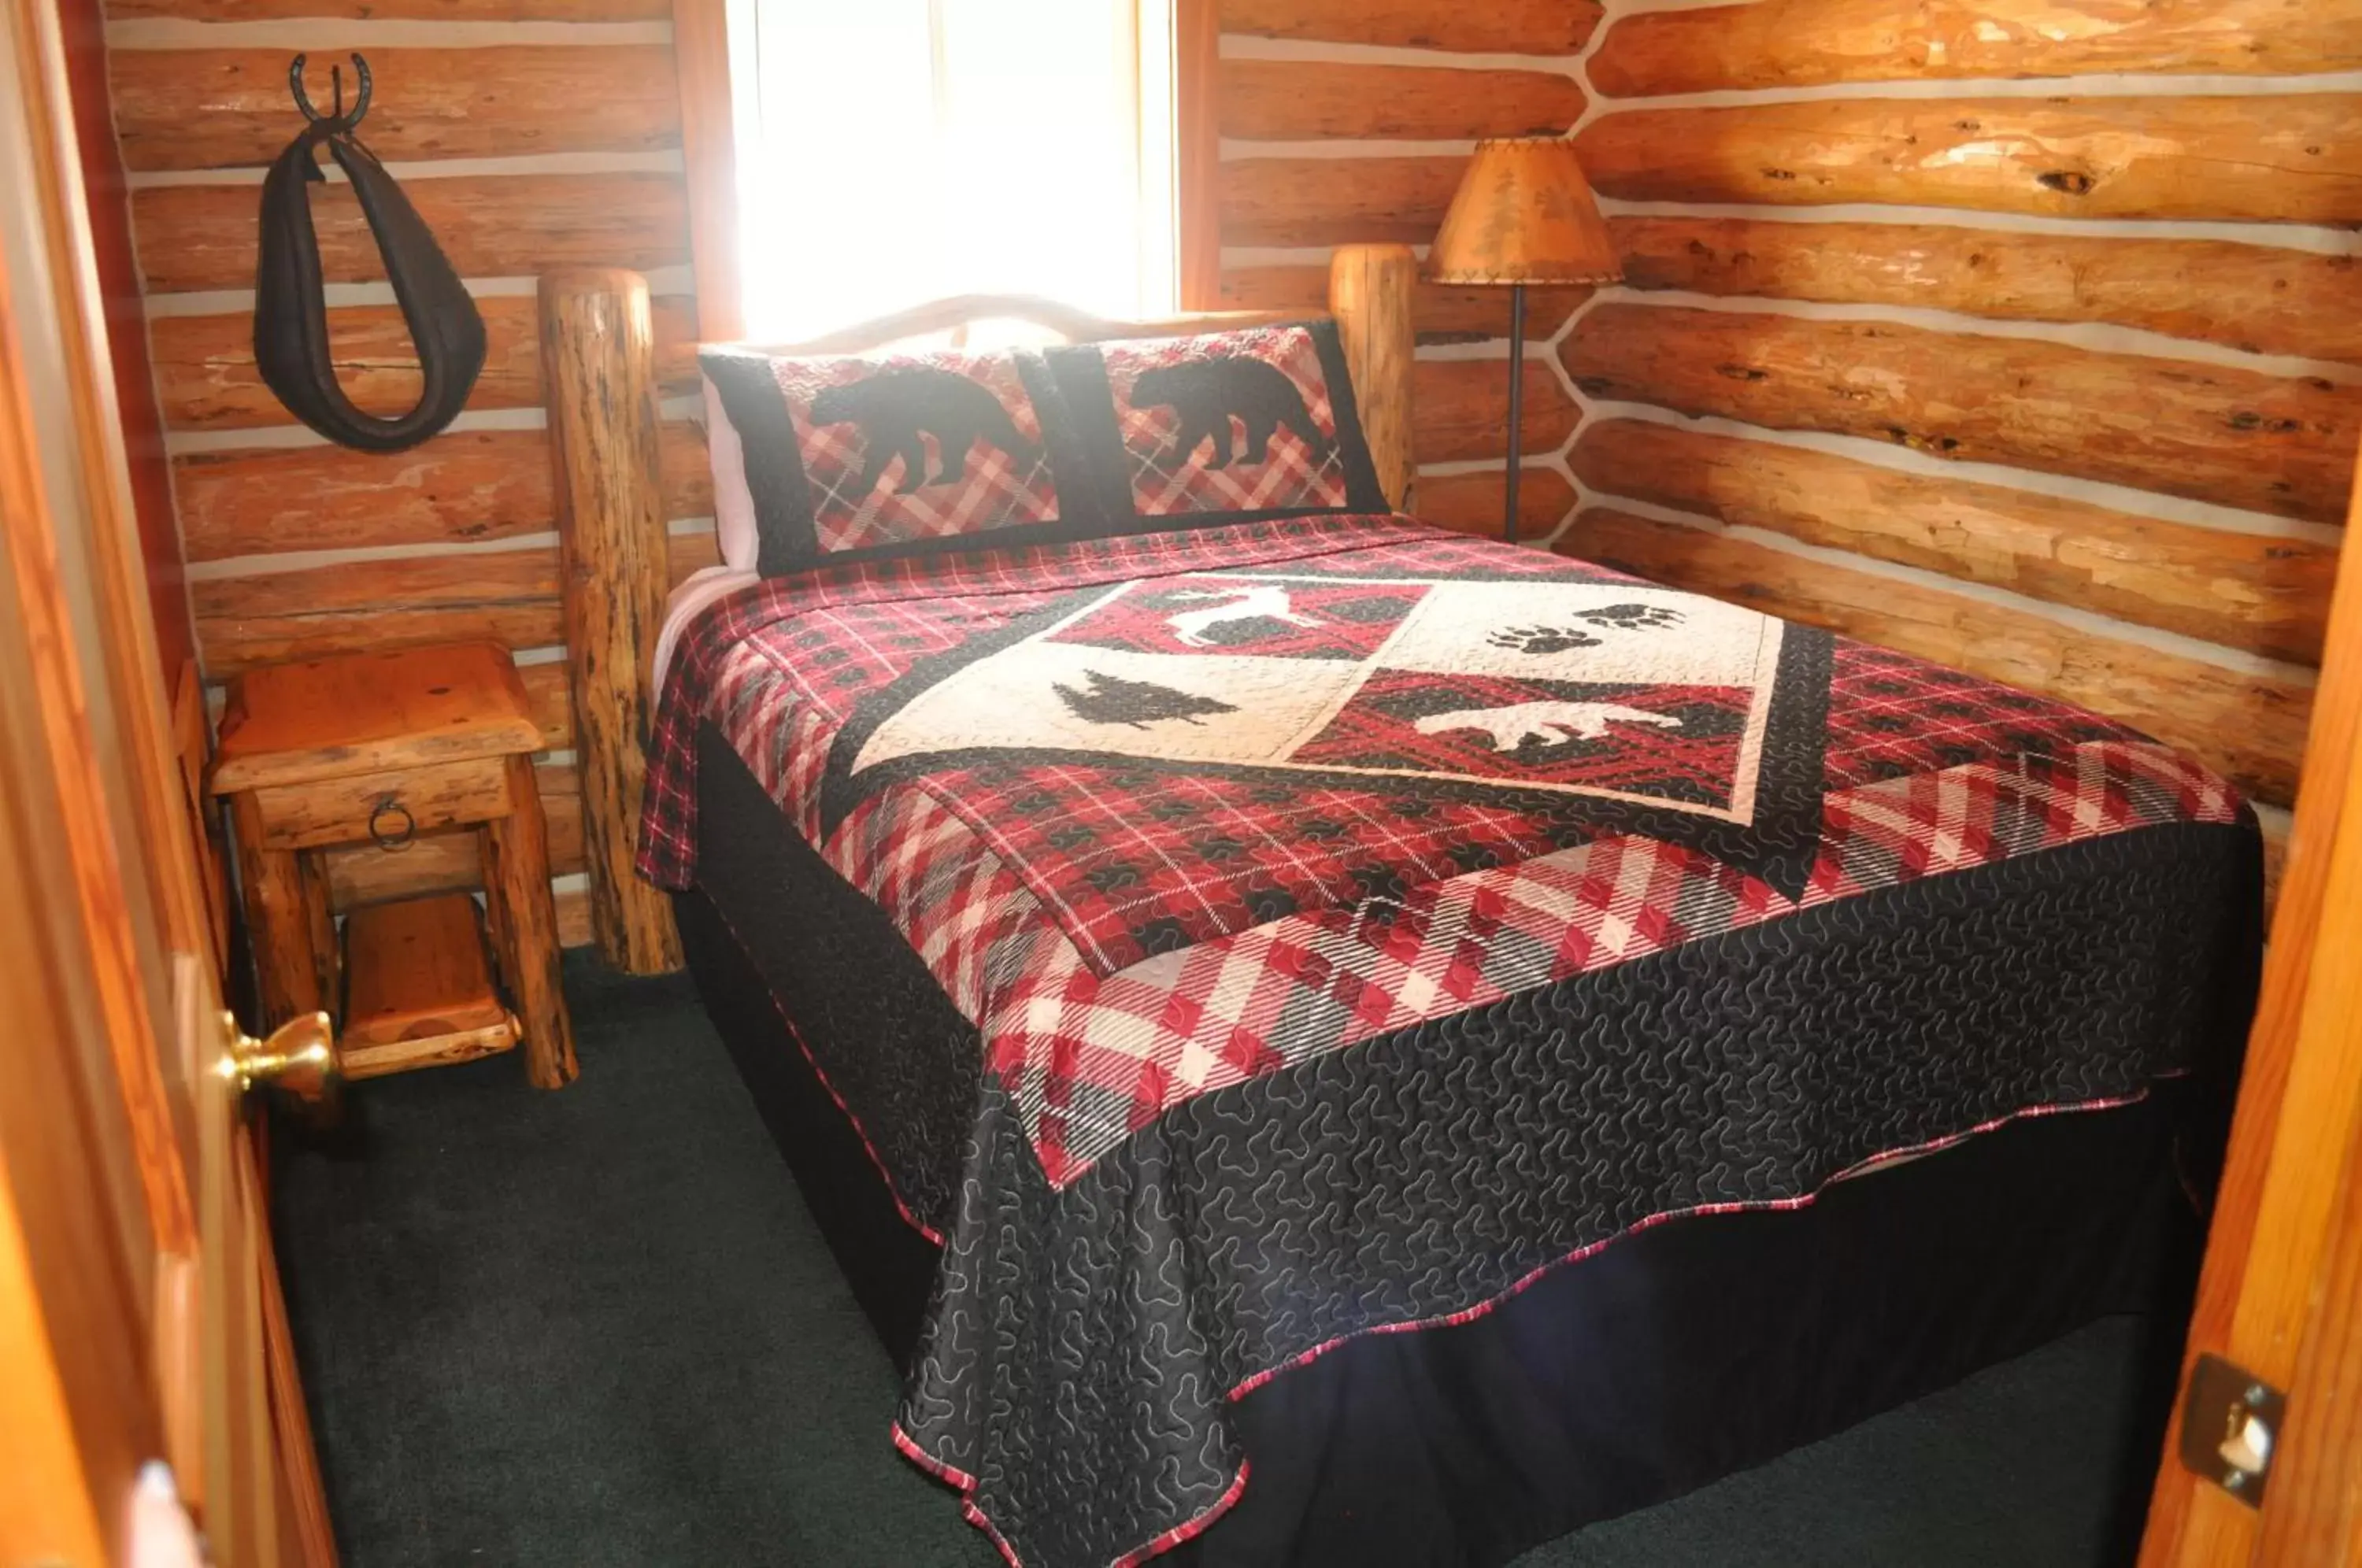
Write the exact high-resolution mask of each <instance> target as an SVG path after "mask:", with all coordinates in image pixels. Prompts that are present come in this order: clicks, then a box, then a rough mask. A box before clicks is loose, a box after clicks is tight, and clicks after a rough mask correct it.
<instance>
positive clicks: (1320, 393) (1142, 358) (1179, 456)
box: [1103, 326, 1346, 517]
mask: <svg viewBox="0 0 2362 1568" xmlns="http://www.w3.org/2000/svg"><path fill="white" fill-rule="evenodd" d="M1103 359H1104V360H1105V363H1106V366H1107V378H1108V385H1109V390H1110V391H1111V392H1113V393H1114V394H1115V418H1116V429H1117V432H1118V434H1119V436H1120V437H1121V440H1122V444H1123V451H1124V458H1125V464H1126V470H1127V472H1128V474H1129V476H1130V479H1131V502H1132V507H1133V510H1134V511H1136V512H1138V513H1139V514H1140V515H1142V517H1171V516H1180V515H1184V514H1187V513H1202V512H1279V511H1286V510H1290V509H1299V508H1300V509H1306V510H1310V509H1314V508H1319V509H1334V508H1336V507H1341V506H1343V505H1344V504H1345V503H1346V502H1345V466H1344V459H1343V455H1342V453H1341V450H1340V449H1339V445H1338V430H1337V411H1336V404H1335V403H1334V400H1333V399H1331V397H1330V392H1329V378H1328V376H1327V374H1326V373H1325V372H1324V371H1323V370H1322V369H1321V365H1320V355H1319V348H1318V347H1317V345H1316V344H1315V342H1314V339H1313V336H1312V332H1311V330H1310V329H1309V328H1308V327H1302V326H1269V327H1252V328H1248V329H1246V330H1243V331H1238V332H1224V333H1219V334H1214V335H1210V336H1207V337H1167V338H1146V339H1142V340H1139V341H1136V342H1127V343H1122V344H1110V345H1108V346H1107V348H1106V349H1105V351H1104V354H1103ZM1214 359H1253V360H1260V361H1262V362H1263V363H1264V364H1267V365H1269V366H1271V367H1272V368H1273V369H1275V370H1278V371H1279V372H1280V373H1281V374H1282V375H1283V376H1285V377H1286V379H1287V381H1288V382H1289V384H1291V385H1292V386H1293V387H1294V388H1295V389H1296V392H1297V395H1298V396H1299V397H1301V398H1302V400H1303V406H1304V409H1305V411H1306V412H1307V413H1308V414H1309V415H1310V417H1311V420H1312V423H1313V425H1314V426H1315V427H1316V428H1317V429H1318V430H1319V433H1320V436H1321V441H1320V443H1319V445H1315V444H1314V443H1312V442H1310V441H1308V440H1306V439H1305V437H1304V436H1303V435H1302V433H1301V432H1299V431H1297V430H1296V429H1294V428H1293V427H1291V426H1290V425H1280V426H1279V427H1278V428H1277V430H1276V432H1275V434H1274V435H1273V436H1272V437H1271V441H1270V445H1269V446H1268V447H1267V448H1266V449H1265V454H1264V460H1263V461H1261V462H1250V461H1248V460H1247V458H1248V456H1249V454H1248V453H1247V452H1246V451H1245V450H1244V447H1245V443H1244V442H1243V441H1242V440H1239V439H1237V438H1236V437H1237V436H1240V435H1242V434H1243V432H1233V431H1231V429H1230V428H1229V425H1228V423H1227V416H1225V422H1224V424H1223V425H1222V428H1221V429H1220V432H1219V433H1218V434H1215V435H1212V436H1209V437H1207V438H1205V439H1193V441H1192V444H1191V445H1190V446H1189V447H1187V448H1184V447H1182V446H1181V445H1180V440H1179V438H1180V436H1182V435H1183V434H1184V431H1183V424H1184V420H1183V415H1182V413H1181V411H1180V410H1178V409H1176V408H1175V406H1174V405H1172V404H1170V403H1153V402H1146V401H1135V399H1134V395H1133V394H1134V393H1135V392H1137V391H1140V390H1141V389H1140V386H1139V382H1140V378H1141V377H1142V375H1144V374H1147V373H1148V372H1150V371H1153V370H1164V369H1169V368H1171V367H1174V366H1179V365H1192V364H1204V363H1206V362H1208V361H1209V360H1214ZM1152 384H1153V383H1152ZM1192 434H1193V435H1194V434H1195V433H1194V432H1193V433H1192ZM1221 444H1227V445H1228V446H1229V447H1230V448H1231V460H1230V461H1228V462H1225V463H1223V464H1222V466H1220V467H1219V468H1218V467H1215V466H1213V465H1214V464H1215V463H1216V462H1217V461H1219V460H1220V458H1218V456H1217V453H1216V450H1215V448H1216V447H1217V446H1218V445H1221Z"/></svg>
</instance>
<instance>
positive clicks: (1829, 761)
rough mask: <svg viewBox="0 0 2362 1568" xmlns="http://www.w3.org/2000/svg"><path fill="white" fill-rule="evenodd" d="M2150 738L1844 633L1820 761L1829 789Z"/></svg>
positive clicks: (2089, 714)
mask: <svg viewBox="0 0 2362 1568" xmlns="http://www.w3.org/2000/svg"><path fill="white" fill-rule="evenodd" d="M2145 738H2146V737H2145V736H2143V735H2142V734H2141V733H2140V732H2139V731H2138V730H2136V729H2133V728H2131V727H2130V726H2128V725H2125V724H2120V723H2116V722H2115V721H2114V720H2113V719H2103V718H2102V717H2101V716H2100V715H2099V714H2097V713H2093V712H2088V711H2086V710H2084V709H2081V708H2076V707H2070V706H2069V705H2068V704H2067V703H2064V702H2058V701H2052V700H2051V699H2050V698H2047V697H2037V696H2036V695H2035V694H2034V693H2033V692H2030V691H2020V690H2016V689H2014V687H2008V686H1997V685H1995V684H1994V683H1993V682H1992V681H1990V680H1980V679H1977V678H1976V677H1975V676H1973V675H1966V674H1963V673H1962V672H1960V671H1959V670H1957V669H1948V668H1945V667H1944V666H1942V665H1939V664H1929V663H1927V662H1926V661H1925V660H1924V659H1915V658H1913V657H1911V656H1910V655H1908V654H1899V653H1896V652H1894V651H1893V649H1892V648H1880V647H1872V646H1870V645H1869V644H1867V643H1855V642H1846V641H1843V640H1840V641H1839V642H1838V645H1837V650H1836V657H1835V658H1834V659H1833V661H1832V668H1831V669H1830V672H1829V719H1828V743H1827V749H1826V752H1825V764H1824V765H1825V767H1826V768H1827V778H1828V786H1829V788H1830V789H1832V790H1842V789H1846V788H1848V787H1849V786H1851V785H1856V784H1871V783H1876V782H1877V781H1879V780H1880V779H1884V778H1901V777H1903V776H1904V775H1905V774H1912V773H1931V772H1935V771H1937V770H1939V769H1942V768H1947V767H1959V766H1960V765H1961V764H1963V763H1968V762H1973V761H1976V760H1978V759H1979V758H1981V757H1989V756H2019V755H2037V754H2041V753H2045V752H2055V751H2063V750H2065V749H2067V748H2068V747H2070V746H2075V745H2082V744H2084V743H2085V742H2088V741H2103V740H2130V741H2137V740H2142V739H2145Z"/></svg>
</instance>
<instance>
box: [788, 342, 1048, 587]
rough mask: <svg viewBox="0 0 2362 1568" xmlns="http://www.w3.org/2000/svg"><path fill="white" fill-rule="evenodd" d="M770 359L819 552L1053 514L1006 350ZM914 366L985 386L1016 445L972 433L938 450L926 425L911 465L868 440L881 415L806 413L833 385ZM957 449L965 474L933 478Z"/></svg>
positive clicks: (1039, 442)
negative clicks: (822, 420)
mask: <svg viewBox="0 0 2362 1568" xmlns="http://www.w3.org/2000/svg"><path fill="white" fill-rule="evenodd" d="M770 368H771V373H772V376H773V377H774V379H776V380H777V381H778V386H779V395H780V396H781V398H783V399H784V400H785V401H786V403H787V410H788V419H789V424H790V425H791V426H792V428H793V429H794V431H795V437H796V447H797V450H798V451H799V452H800V454H801V455H802V458H803V466H804V475H805V479H806V481H807V482H808V483H809V485H810V486H811V508H812V533H813V536H814V538H815V539H816V540H817V542H818V544H819V547H820V548H821V549H822V551H823V552H833V551H837V550H857V549H866V548H869V547H874V546H879V545H900V544H908V543H911V542H912V541H914V540H922V539H945V538H952V537H955V536H959V535H965V534H981V533H986V532H988V531H989V530H992V529H995V528H1010V527H1016V526H1019V525H1023V524H1028V523H1047V522H1054V521H1055V520H1056V519H1057V517H1058V515H1059V511H1058V488H1057V483H1056V480H1055V476H1054V474H1053V472H1052V469H1051V464H1050V453H1049V447H1048V445H1047V443H1046V442H1045V441H1044V440H1043V428H1042V416H1041V414H1040V413H1039V412H1038V411H1037V410H1036V409H1035V408H1034V406H1033V399H1032V395H1031V394H1030V393H1029V392H1027V391H1026V387H1025V383H1024V381H1023V380H1022V379H1021V377H1020V376H1019V374H1018V370H1017V362H1016V360H1015V359H1013V358H1011V357H1010V355H1007V354H963V353H957V352H954V351H950V350H944V351H940V352H929V353H922V354H907V355H896V356H891V357H880V358H868V357H844V358H831V359H773V360H771V361H770ZM913 371H916V372H921V373H926V372H938V373H948V374H952V375H956V376H959V377H962V378H964V379H966V380H967V381H973V382H974V383H976V384H977V386H979V387H981V388H983V389H984V390H985V391H986V392H989V393H990V394H991V395H992V398H993V400H994V401H995V402H996V403H999V407H1000V410H1001V412H1002V413H1003V414H1006V415H1007V416H1008V418H1009V420H1010V423H1011V425H1013V426H1014V427H1015V429H1016V432H1017V435H1018V437H1019V439H1020V440H1021V442H1022V443H1024V447H1023V449H1021V450H1020V451H1017V452H1014V453H1012V452H1010V451H1006V450H1004V449H1002V448H1001V447H998V446H995V445H993V444H992V442H991V441H989V440H977V441H976V442H974V443H973V445H971V446H970V447H967V448H966V449H965V450H964V451H963V452H957V453H949V454H946V453H945V452H944V449H943V443H942V441H941V440H940V439H939V438H938V436H937V434H936V433H935V432H934V431H933V430H932V429H927V430H922V431H920V433H919V435H918V437H917V439H918V440H919V442H920V443H921V448H922V452H923V454H924V457H925V464H924V468H925V470H926V471H925V472H923V473H920V474H915V475H914V474H912V473H911V471H910V461H909V457H908V455H907V454H901V453H896V454H887V453H881V452H879V451H877V450H876V449H874V448H873V447H871V445H870V440H871V437H872V436H875V435H877V433H878V432H879V431H880V430H881V428H882V426H881V425H879V424H877V423H876V422H871V423H866V424H865V423H863V422H859V421H854V420H841V421H838V422H837V423H834V424H826V425H823V424H819V423H816V422H815V420H814V418H813V413H814V408H813V405H814V403H815V402H817V401H818V400H819V399H820V398H821V397H822V394H824V393H825V392H828V391H829V390H830V389H832V388H838V387H850V386H853V385H854V384H855V383H856V382H866V383H870V384H871V386H872V387H873V389H886V390H887V392H888V395H890V389H891V388H892V386H893V383H894V381H895V379H896V378H897V377H900V376H905V375H907V374H909V373H911V372H913ZM961 433H962V434H963V435H965V434H966V431H963V432H961ZM881 459H882V467H881V466H880V462H881ZM963 459H964V460H965V477H964V478H961V479H959V480H955V482H951V483H936V482H933V481H934V480H936V479H937V478H938V477H940V476H943V475H944V473H945V469H946V466H947V462H948V464H950V465H957V464H959V463H961V462H962V460H963ZM865 481H866V482H865Z"/></svg>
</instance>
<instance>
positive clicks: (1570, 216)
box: [1427, 137, 1624, 283]
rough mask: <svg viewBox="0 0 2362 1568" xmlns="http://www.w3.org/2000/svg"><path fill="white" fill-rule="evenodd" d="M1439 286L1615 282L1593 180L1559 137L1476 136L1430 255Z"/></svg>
mask: <svg viewBox="0 0 2362 1568" xmlns="http://www.w3.org/2000/svg"><path fill="white" fill-rule="evenodd" d="M1427 276H1428V278H1429V281H1430V282H1438V283H1613V282H1617V281H1618V280H1620V279H1621V278H1622V277H1623V276H1624V268H1623V265H1622V264H1621V263H1620V262H1619V261H1617V258H1616V249H1615V247H1614V246H1613V245H1612V244H1610V243H1609V241H1608V237H1607V221H1606V219H1605V218H1603V217H1601V216H1600V215H1599V203H1598V201H1597V199H1596V198H1595V197H1594V196H1593V195H1592V193H1591V182H1590V181H1588V180H1585V179H1584V177H1583V165H1582V164H1580V163H1578V162H1576V161H1575V157H1574V144H1573V143H1572V142H1570V141H1568V140H1566V139H1565V138H1562V137H1518V138H1508V139H1501V140H1494V141H1480V142H1478V143H1477V144H1476V153H1475V156H1474V157H1473V158H1471V159H1470V160H1468V171H1467V172H1466V173H1464V174H1462V176H1461V177H1460V189H1459V190H1458V191H1457V192H1455V193H1453V194H1452V197H1451V210H1450V211H1449V212H1447V213H1445V214H1444V215H1443V226H1442V228H1440V229H1439V230H1438V231H1437V232H1436V236H1435V244H1434V246H1433V247H1432V248H1430V249H1429V251H1428V253H1427Z"/></svg>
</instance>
